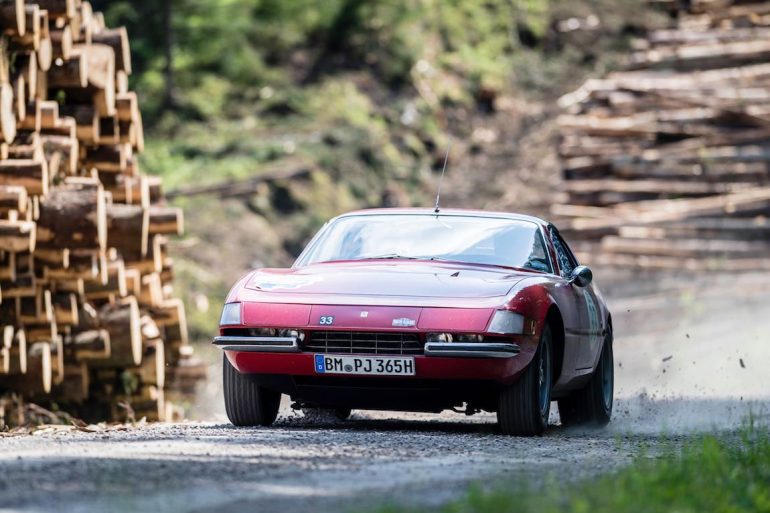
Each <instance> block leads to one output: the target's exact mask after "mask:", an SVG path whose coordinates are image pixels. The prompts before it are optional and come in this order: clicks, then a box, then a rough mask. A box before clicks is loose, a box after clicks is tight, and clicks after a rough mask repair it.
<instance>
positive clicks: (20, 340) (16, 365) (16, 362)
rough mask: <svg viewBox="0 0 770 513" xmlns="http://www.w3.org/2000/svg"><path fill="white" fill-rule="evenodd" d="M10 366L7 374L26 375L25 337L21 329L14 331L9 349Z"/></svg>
mask: <svg viewBox="0 0 770 513" xmlns="http://www.w3.org/2000/svg"><path fill="white" fill-rule="evenodd" d="M10 358H11V362H10V363H11V365H10V368H9V370H8V373H9V374H14V375H19V374H26V373H27V336H26V333H25V332H24V329H23V328H19V329H17V330H16V332H15V333H14V336H13V342H12V344H11V348H10Z"/></svg>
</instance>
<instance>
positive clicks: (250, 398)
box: [222, 356, 281, 426]
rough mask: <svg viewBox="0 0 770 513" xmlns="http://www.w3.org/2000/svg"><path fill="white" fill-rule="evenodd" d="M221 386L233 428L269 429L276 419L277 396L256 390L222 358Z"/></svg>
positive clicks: (259, 389)
mask: <svg viewBox="0 0 770 513" xmlns="http://www.w3.org/2000/svg"><path fill="white" fill-rule="evenodd" d="M222 367H223V383H224V392H225V411H226V412H227V418H228V419H230V422H232V423H233V425H235V426H270V425H271V424H272V423H273V422H275V418H276V417H277V416H278V407H279V406H280V404H281V394H280V393H279V392H276V391H274V390H269V389H267V388H264V387H261V386H259V385H258V384H257V383H256V382H254V380H253V379H251V378H250V376H248V375H247V374H241V373H240V372H238V371H237V370H235V367H233V365H232V364H231V363H230V360H228V359H227V356H225V357H224V360H223V362H222Z"/></svg>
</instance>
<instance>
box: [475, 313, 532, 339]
mask: <svg viewBox="0 0 770 513" xmlns="http://www.w3.org/2000/svg"><path fill="white" fill-rule="evenodd" d="M487 331H488V332H489V333H500V334H501V335H533V334H534V332H535V323H534V321H532V320H530V319H527V318H526V317H524V316H523V315H521V314H518V313H516V312H510V311H508V310H498V311H497V312H495V315H494V316H493V317H492V322H490V323H489V328H488V329H487Z"/></svg>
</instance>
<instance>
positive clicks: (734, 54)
mask: <svg viewBox="0 0 770 513" xmlns="http://www.w3.org/2000/svg"><path fill="white" fill-rule="evenodd" d="M655 3H656V4H659V5H663V6H665V7H668V8H669V9H670V10H671V12H672V14H673V15H674V16H675V20H676V22H675V24H674V26H672V28H670V29H665V30H655V31H651V32H650V33H648V34H647V36H646V38H644V39H641V40H638V41H636V42H635V48H636V49H635V51H634V52H633V54H632V55H631V58H630V62H629V65H628V69H626V70H625V71H622V72H616V73H611V74H610V75H609V76H607V77H606V78H603V79H598V80H597V79H595V80H589V81H587V82H586V83H585V84H584V85H583V86H582V87H581V88H580V89H578V90H577V91H575V92H573V93H570V94H568V95H566V96H564V97H563V98H562V99H561V105H562V106H563V107H564V108H565V109H566V110H567V112H568V113H567V114H565V115H563V116H561V118H560V120H559V121H560V126H561V132H562V141H561V145H560V148H559V151H560V155H561V159H562V168H563V173H564V178H565V181H564V191H563V198H564V199H563V202H561V204H558V205H555V206H554V207H553V212H552V213H553V214H555V215H556V216H557V217H561V222H560V225H561V226H563V230H564V231H565V232H567V235H568V236H569V237H570V238H572V239H573V240H576V245H577V246H578V247H579V248H580V250H579V253H580V256H581V257H582V258H583V259H584V260H585V261H586V262H587V263H600V264H611V265H621V266H632V267H633V266H639V267H648V268H664V269H682V268H690V269H695V270H697V269H722V270H751V269H768V268H770V258H768V257H770V220H769V219H768V214H770V3H767V2H758V3H746V2H730V1H711V0H694V1H692V2H689V3H688V5H689V7H688V8H687V9H686V10H683V9H679V7H678V6H679V5H682V3H680V2H673V1H669V2H666V1H656V2H655ZM581 242H582V243H581Z"/></svg>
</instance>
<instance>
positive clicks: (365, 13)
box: [94, 0, 666, 340]
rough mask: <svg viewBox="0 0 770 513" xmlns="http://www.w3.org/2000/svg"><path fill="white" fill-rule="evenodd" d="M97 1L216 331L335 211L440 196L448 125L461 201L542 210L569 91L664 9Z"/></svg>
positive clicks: (181, 268)
mask: <svg viewBox="0 0 770 513" xmlns="http://www.w3.org/2000/svg"><path fill="white" fill-rule="evenodd" d="M94 4H95V7H96V8H100V9H103V10H104V11H105V13H106V16H107V19H108V21H109V22H110V23H114V24H125V25H127V27H128V29H129V33H130V34H131V37H132V45H133V46H132V51H133V52H134V55H135V56H136V57H135V68H136V73H135V74H134V77H132V79H133V80H134V83H133V84H132V85H133V86H134V87H135V88H136V89H137V90H138V91H139V94H140V97H141V100H142V105H143V106H144V109H145V112H144V116H145V120H146V125H147V128H148V132H149V133H150V134H151V136H150V137H148V138H147V140H148V144H147V152H146V154H145V155H144V156H143V159H142V165H143V167H144V168H145V170H146V171H148V172H151V173H155V174H160V175H162V176H163V177H164V180H165V182H164V183H165V184H167V185H166V187H167V188H168V190H167V192H170V194H171V195H172V196H174V195H175V192H176V193H179V194H176V195H175V199H174V203H175V204H176V205H178V206H181V207H183V208H184V210H185V216H186V229H187V236H186V238H185V239H183V240H180V241H177V242H176V243H175V247H174V250H175V260H176V269H177V272H178V281H179V283H180V288H181V290H182V293H183V294H184V296H185V299H186V302H187V305H188V317H189V319H190V328H191V336H192V337H193V338H194V339H195V338H197V339H201V340H202V339H205V338H206V337H208V336H210V335H211V333H212V331H213V330H214V327H215V326H216V320H217V317H218V315H219V303H220V302H221V300H222V298H223V297H224V295H225V293H226V291H227V289H228V288H229V286H230V284H231V283H232V282H233V281H234V280H235V279H236V278H237V277H238V276H239V275H240V274H242V273H243V272H244V271H245V270H247V269H248V268H250V267H253V266H261V265H267V266H280V265H288V264H290V263H291V261H292V258H293V257H294V256H295V255H296V254H297V252H298V251H299V250H300V249H301V248H302V246H303V245H304V243H305V242H306V241H307V239H308V238H309V237H310V236H311V235H312V234H313V233H314V232H315V230H317V229H318V228H319V227H320V226H321V224H322V223H323V222H324V221H325V220H326V219H328V218H329V217H331V216H333V215H336V214H339V213H341V212H344V211H346V210H350V209H354V208H362V207H375V206H383V205H429V204H432V200H433V195H434V194H435V187H436V177H437V172H438V171H440V166H441V162H442V160H443V156H444V153H445V151H446V148H447V146H448V144H449V141H450V140H451V141H453V145H452V153H451V157H450V166H449V172H448V176H447V181H446V183H445V186H444V191H445V192H444V195H443V198H444V200H443V201H444V202H445V204H447V205H452V206H458V207H479V208H499V209H506V210H523V211H527V212H533V213H545V212H546V211H547V206H548V204H549V201H550V198H551V196H552V194H553V187H554V186H556V185H558V183H559V181H560V176H559V168H558V163H557V160H556V152H555V147H556V137H557V136H556V129H555V117H556V115H557V114H558V108H557V107H556V102H555V100H556V98H558V97H559V96H561V95H562V94H564V93H566V92H568V91H570V90H572V89H574V88H576V87H577V86H578V85H579V84H580V83H581V82H582V81H583V80H584V79H585V78H586V77H588V76H597V75H601V74H603V73H604V72H606V71H607V70H610V69H614V68H615V67H617V66H619V64H620V63H621V62H622V61H623V59H624V56H625V55H626V53H627V50H628V48H629V44H630V40H631V37H632V36H633V35H635V34H639V33H640V32H641V31H643V30H644V29H645V28H646V27H652V26H658V25H662V24H664V23H665V22H666V20H665V16H664V15H663V14H661V13H659V12H657V11H654V10H653V9H651V8H650V7H648V5H647V3H645V2H641V1H639V2H633V3H630V2H613V1H610V0H580V1H566V0H551V1H548V0H528V1H522V2H511V1H506V0H499V1H487V2H475V1H469V0H468V1H465V0H458V1H451V2H450V1H436V0H420V1H416V2H415V1H406V0H403V1H401V0H399V1H394V2H365V1H363V0H337V1H327V2H311V1H297V2H280V1H277V0H268V1H261V2H256V3H255V2H250V1H245V0H233V1H229V2H215V1H213V0H208V1H207V0H199V1H195V2H192V1H186V2H176V3H174V5H173V8H172V7H170V3H169V2H166V3H165V4H163V5H166V6H167V8H168V9H169V11H164V10H161V9H159V7H158V3H157V2H149V1H133V2H127V1H118V2H116V1H97V2H94ZM159 10H160V11H161V13H159V12H158V11H159ZM159 14H164V15H159ZM166 27H171V29H172V30H171V31H170V32H167V31H165V30H164V29H165V28H166ZM293 171H298V172H301V173H300V175H299V176H300V177H299V178H295V179H277V180H272V181H270V182H266V183H256V182H255V180H254V179H255V177H259V176H260V175H265V176H269V175H271V174H274V173H276V172H279V173H284V172H293ZM244 181H245V182H244ZM222 183H229V185H228V187H224V188H220V189H221V190H223V191H224V192H220V193H217V194H194V195H191V194H186V193H189V192H192V191H191V188H192V187H196V188H200V187H201V186H206V185H213V184H222ZM223 196H225V197H223Z"/></svg>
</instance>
